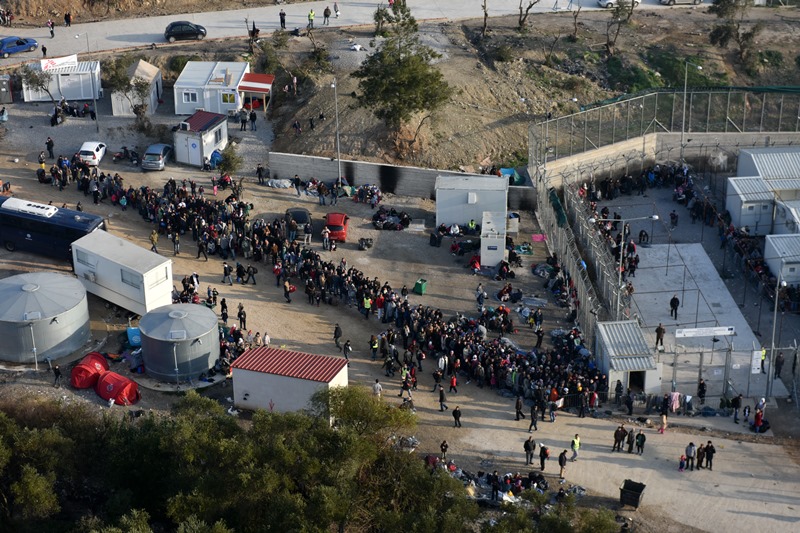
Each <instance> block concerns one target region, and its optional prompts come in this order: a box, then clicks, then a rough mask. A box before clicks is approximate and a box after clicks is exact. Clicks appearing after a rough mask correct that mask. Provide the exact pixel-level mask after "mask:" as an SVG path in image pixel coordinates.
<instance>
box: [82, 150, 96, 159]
mask: <svg viewBox="0 0 800 533" xmlns="http://www.w3.org/2000/svg"><path fill="white" fill-rule="evenodd" d="M81 155H82V156H86V157H92V156H93V155H94V152H92V151H91V150H81Z"/></svg>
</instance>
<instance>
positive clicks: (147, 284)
mask: <svg viewBox="0 0 800 533" xmlns="http://www.w3.org/2000/svg"><path fill="white" fill-rule="evenodd" d="M72 262H73V265H74V268H75V275H76V276H78V279H79V280H80V281H81V283H83V286H84V287H86V290H87V291H88V292H90V293H92V294H94V295H96V296H99V297H100V298H103V299H104V300H108V301H109V302H111V303H113V304H116V305H118V306H120V307H122V308H123V309H127V310H128V311H131V312H134V313H136V314H137V315H144V314H145V313H147V312H149V311H152V310H153V309H157V308H159V307H161V306H164V305H170V304H172V260H171V259H167V258H166V257H163V256H161V255H159V254H157V253H153V252H151V251H150V250H147V249H145V248H142V247H141V246H138V245H136V244H134V243H132V242H130V241H126V240H125V239H121V238H119V237H115V236H114V235H111V234H110V233H108V232H105V231H93V232H92V233H90V234H89V235H86V236H85V237H81V238H80V239H78V240H77V241H75V242H73V243H72Z"/></svg>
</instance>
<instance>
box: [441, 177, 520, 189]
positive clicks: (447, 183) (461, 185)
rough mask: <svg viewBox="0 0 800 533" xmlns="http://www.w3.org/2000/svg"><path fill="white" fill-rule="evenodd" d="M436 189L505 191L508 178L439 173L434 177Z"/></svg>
mask: <svg viewBox="0 0 800 533" xmlns="http://www.w3.org/2000/svg"><path fill="white" fill-rule="evenodd" d="M436 190H437V191H438V190H459V191H507V190H508V179H507V178H504V177H500V176H490V175H488V174H487V175H473V176H457V175H450V176H448V175H441V176H437V177H436Z"/></svg>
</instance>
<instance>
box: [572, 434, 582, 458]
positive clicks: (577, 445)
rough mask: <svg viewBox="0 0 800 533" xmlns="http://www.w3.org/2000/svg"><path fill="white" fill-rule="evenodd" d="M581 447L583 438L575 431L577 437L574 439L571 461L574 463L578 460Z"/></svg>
mask: <svg viewBox="0 0 800 533" xmlns="http://www.w3.org/2000/svg"><path fill="white" fill-rule="evenodd" d="M580 449H581V438H580V437H579V436H578V434H577V433H575V438H574V439H572V457H571V458H570V461H572V462H573V463H574V462H575V461H577V460H578V450H580Z"/></svg>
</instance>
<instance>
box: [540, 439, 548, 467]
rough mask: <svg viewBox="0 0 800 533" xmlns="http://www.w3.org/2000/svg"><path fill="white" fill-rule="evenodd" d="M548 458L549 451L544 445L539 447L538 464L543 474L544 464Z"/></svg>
mask: <svg viewBox="0 0 800 533" xmlns="http://www.w3.org/2000/svg"><path fill="white" fill-rule="evenodd" d="M548 457H550V450H549V449H548V448H547V446H545V445H544V444H540V445H539V464H540V465H541V467H542V472H544V462H545V461H547V458H548Z"/></svg>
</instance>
